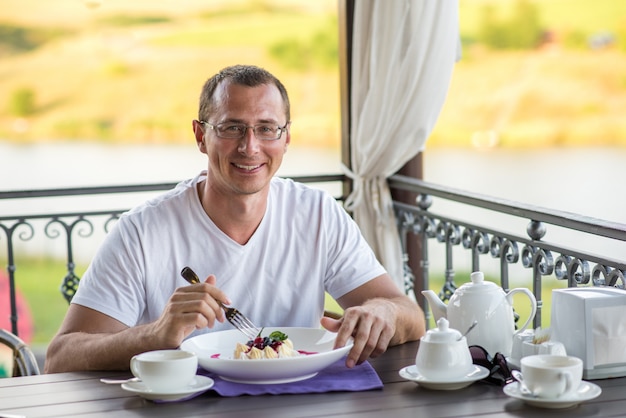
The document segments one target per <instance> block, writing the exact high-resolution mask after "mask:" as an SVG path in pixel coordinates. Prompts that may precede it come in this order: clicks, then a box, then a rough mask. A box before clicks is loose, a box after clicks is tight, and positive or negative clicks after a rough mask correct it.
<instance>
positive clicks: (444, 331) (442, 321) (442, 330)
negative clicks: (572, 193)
mask: <svg viewBox="0 0 626 418" xmlns="http://www.w3.org/2000/svg"><path fill="white" fill-rule="evenodd" d="M449 325H450V323H449V322H448V320H447V319H446V318H443V317H441V318H439V320H438V321H437V328H435V329H431V330H429V331H428V332H426V335H425V336H424V341H428V342H436V343H451V342H455V341H457V340H458V339H459V338H461V333H460V332H459V331H457V330H456V329H453V328H449Z"/></svg>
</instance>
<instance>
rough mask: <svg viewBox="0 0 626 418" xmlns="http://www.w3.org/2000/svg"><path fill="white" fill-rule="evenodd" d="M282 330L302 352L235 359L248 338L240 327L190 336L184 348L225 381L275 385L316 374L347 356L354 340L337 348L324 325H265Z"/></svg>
mask: <svg viewBox="0 0 626 418" xmlns="http://www.w3.org/2000/svg"><path fill="white" fill-rule="evenodd" d="M272 331H281V332H283V333H285V334H287V336H288V337H289V339H290V340H291V341H292V342H293V348H294V349H295V350H298V351H300V352H302V353H306V354H302V355H300V356H297V357H288V358H275V359H255V360H236V359H234V358H233V354H234V351H235V346H236V344H237V343H238V342H239V343H243V344H245V343H246V337H245V336H244V335H243V334H241V333H240V332H239V331H238V330H235V329H233V330H227V331H218V332H210V333H207V334H202V335H198V336H196V337H192V338H189V339H188V340H185V341H184V342H183V343H182V344H181V349H183V350H186V351H190V352H192V353H195V354H196V355H197V356H198V364H199V365H200V367H202V368H203V369H205V370H208V371H210V372H213V373H215V374H217V375H218V376H219V377H221V378H222V379H224V380H229V381H232V382H238V383H251V384H275V383H289V382H297V381H299V380H304V379H308V378H311V377H313V376H315V375H316V374H317V373H318V372H319V371H320V370H322V369H324V368H326V367H328V366H330V365H331V364H333V363H334V362H336V361H337V360H339V359H341V358H342V357H343V356H345V355H346V354H347V353H348V351H350V348H352V341H350V342H349V343H348V344H346V345H345V346H344V347H340V348H337V349H335V348H334V344H335V338H336V337H337V334H335V333H332V332H329V331H327V330H325V329H321V328H298V327H279V328H270V327H267V328H264V329H263V335H269V334H270V333H272Z"/></svg>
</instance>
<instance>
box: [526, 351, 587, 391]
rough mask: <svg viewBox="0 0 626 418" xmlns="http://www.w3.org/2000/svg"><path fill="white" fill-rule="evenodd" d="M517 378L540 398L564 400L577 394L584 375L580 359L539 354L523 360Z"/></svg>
mask: <svg viewBox="0 0 626 418" xmlns="http://www.w3.org/2000/svg"><path fill="white" fill-rule="evenodd" d="M520 363H521V376H520V373H516V374H515V378H516V379H517V380H519V381H520V383H521V384H522V385H523V386H525V387H526V389H528V391H529V392H530V393H531V394H532V395H533V396H536V397H538V398H547V399H554V398H563V397H567V396H570V395H572V394H574V393H575V392H576V390H577V389H578V387H579V386H580V381H581V379H582V375H583V361H582V360H581V359H579V358H578V357H573V356H559V355H552V354H537V355H532V356H528V357H524V358H522V360H521V361H520Z"/></svg>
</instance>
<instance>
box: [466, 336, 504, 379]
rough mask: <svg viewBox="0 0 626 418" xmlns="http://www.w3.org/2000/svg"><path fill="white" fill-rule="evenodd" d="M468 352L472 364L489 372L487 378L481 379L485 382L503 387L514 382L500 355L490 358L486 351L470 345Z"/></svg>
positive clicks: (502, 356)
mask: <svg viewBox="0 0 626 418" xmlns="http://www.w3.org/2000/svg"><path fill="white" fill-rule="evenodd" d="M469 350H470V354H471V355H472V361H473V362H474V364H476V365H478V366H483V367H484V368H486V369H488V370H489V376H487V377H486V378H484V379H483V380H484V381H485V382H488V383H492V384H494V385H499V386H504V385H507V384H509V383H511V382H513V381H514V379H513V375H512V374H511V369H509V364H508V363H507V362H506V358H505V357H504V355H503V354H502V353H496V354H495V355H494V356H493V358H492V357H491V356H490V355H489V353H488V352H487V350H485V349H484V348H483V347H481V346H479V345H470V347H469Z"/></svg>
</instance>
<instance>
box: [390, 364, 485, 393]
mask: <svg viewBox="0 0 626 418" xmlns="http://www.w3.org/2000/svg"><path fill="white" fill-rule="evenodd" d="M487 376H489V370H487V369H486V368H484V367H482V366H477V365H474V367H473V368H472V370H471V371H470V372H469V373H467V374H466V375H465V376H463V377H461V378H459V379H454V380H453V381H449V380H448V381H441V380H432V379H427V378H426V377H424V376H422V375H421V374H420V373H419V371H418V370H417V367H416V366H415V365H414V364H413V365H411V366H407V367H405V368H403V369H402V370H400V377H402V378H404V379H406V380H410V381H412V382H415V383H417V384H418V385H420V386H423V387H425V388H427V389H435V390H457V389H462V388H464V387H466V386H469V385H471V384H472V383H474V382H476V381H478V380H480V379H484V378H485V377H487Z"/></svg>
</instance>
